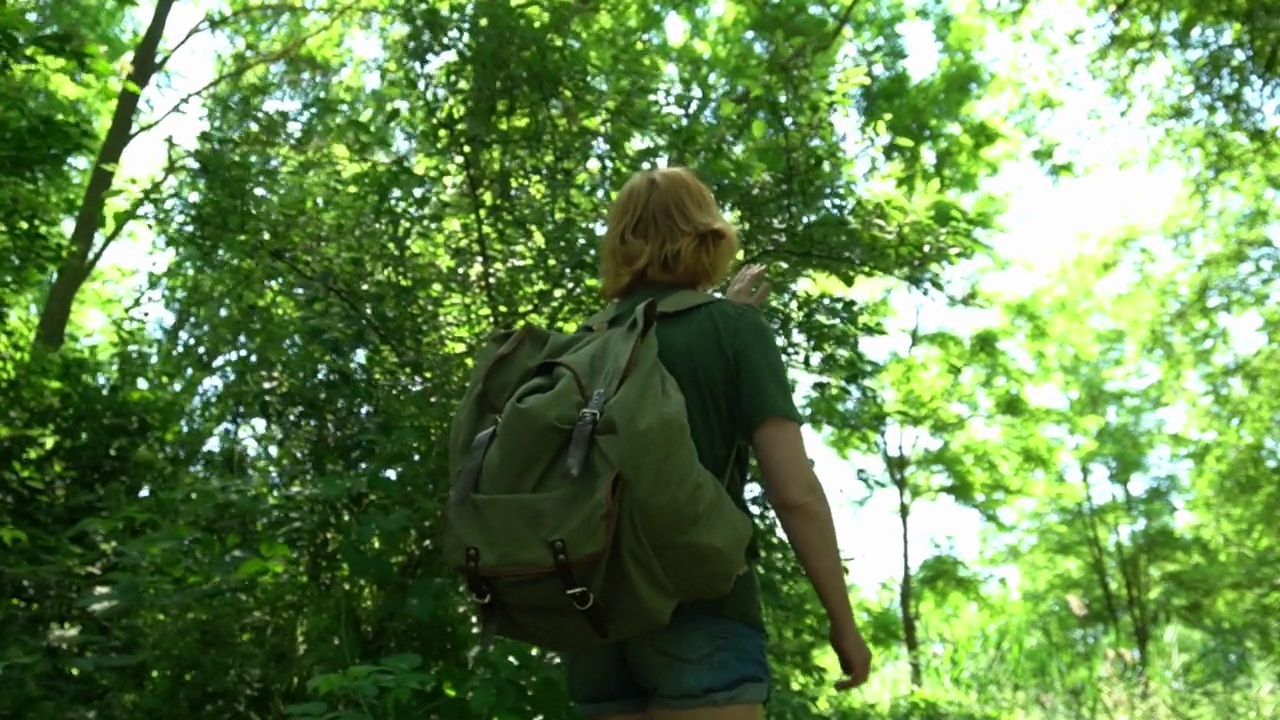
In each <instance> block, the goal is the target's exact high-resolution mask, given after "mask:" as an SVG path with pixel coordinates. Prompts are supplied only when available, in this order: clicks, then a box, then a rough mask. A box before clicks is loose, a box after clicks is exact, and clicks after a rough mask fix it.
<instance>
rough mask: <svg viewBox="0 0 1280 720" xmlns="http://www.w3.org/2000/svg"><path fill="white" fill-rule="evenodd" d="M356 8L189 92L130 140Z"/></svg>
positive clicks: (285, 52) (302, 42)
mask: <svg viewBox="0 0 1280 720" xmlns="http://www.w3.org/2000/svg"><path fill="white" fill-rule="evenodd" d="M355 8H356V3H354V2H352V3H349V4H347V5H344V6H342V7H341V8H338V10H336V11H335V12H334V13H333V16H332V17H331V18H329V22H327V23H325V24H324V25H323V26H321V27H320V28H319V29H317V30H314V31H312V32H309V33H307V34H305V35H303V36H302V37H299V38H297V39H296V40H294V41H293V42H291V43H289V44H288V45H285V46H284V47H282V48H280V49H278V50H276V51H275V52H272V53H267V54H266V55H262V56H260V57H256V58H253V59H252V60H250V61H248V62H246V63H244V64H242V65H238V66H236V67H234V68H232V69H230V70H228V71H226V72H224V73H222V74H221V75H218V76H217V77H215V78H214V79H212V80H210V81H209V82H207V83H205V84H204V85H203V86H201V87H200V88H199V89H197V90H193V91H192V92H189V93H187V94H186V95H183V96H182V97H181V98H179V99H178V101H177V102H175V103H174V104H173V106H172V107H170V108H169V109H168V110H166V111H165V112H164V113H163V114H161V115H160V117H157V118H155V119H154V120H151V121H149V122H145V123H141V124H139V125H138V126H137V128H136V129H135V130H134V131H133V133H132V134H130V135H129V139H130V140H133V139H134V138H136V137H138V136H139V135H142V134H143V133H146V132H149V131H151V130H154V129H155V128H156V127H158V126H159V125H160V124H161V123H163V122H164V121H165V120H168V119H169V117H170V116H172V115H173V114H174V113H177V112H180V111H181V110H182V109H183V108H184V107H186V105H187V103H189V102H191V101H192V100H194V99H196V98H198V97H200V96H202V95H204V94H205V93H207V92H209V91H210V90H212V89H213V88H215V87H217V86H219V85H221V84H222V83H224V82H227V81H228V80H232V79H235V78H238V77H240V76H241V75H244V74H245V73H247V72H249V71H250V70H252V69H254V68H256V67H260V66H262V65H266V64H268V63H273V62H276V61H277V60H281V59H283V58H286V57H289V56H290V55H292V54H294V53H296V52H297V51H298V50H299V49H301V48H302V46H303V45H306V44H307V43H308V42H310V41H311V40H312V39H314V38H315V37H316V36H318V35H320V34H321V33H324V32H325V31H327V30H329V29H330V28H332V27H333V26H334V25H335V24H337V22H338V20H340V19H341V18H342V17H344V16H345V15H346V14H347V13H349V12H350V11H351V10H353V9H355ZM185 41H186V39H184V40H183V42H185ZM175 50H176V48H175ZM169 57H172V53H171V54H170V55H169ZM165 59H166V60H167V59H168V57H166V58H165Z"/></svg>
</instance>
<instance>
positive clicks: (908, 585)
mask: <svg viewBox="0 0 1280 720" xmlns="http://www.w3.org/2000/svg"><path fill="white" fill-rule="evenodd" d="M910 518H911V503H910V502H909V501H908V500H907V488H906V486H905V485H900V486H899V487H898V519H899V520H900V521H901V523H902V583H901V585H900V586H899V589H898V603H899V604H900V605H901V606H902V643H903V645H904V646H905V647H906V650H907V662H908V663H909V664H910V665H911V686H912V687H917V688H918V687H920V686H921V685H923V684H924V669H923V668H922V667H921V665H920V635H919V631H918V629H917V628H916V614H915V586H914V584H913V583H912V579H911V544H910V540H909V538H908V532H907V530H908V528H909V527H910Z"/></svg>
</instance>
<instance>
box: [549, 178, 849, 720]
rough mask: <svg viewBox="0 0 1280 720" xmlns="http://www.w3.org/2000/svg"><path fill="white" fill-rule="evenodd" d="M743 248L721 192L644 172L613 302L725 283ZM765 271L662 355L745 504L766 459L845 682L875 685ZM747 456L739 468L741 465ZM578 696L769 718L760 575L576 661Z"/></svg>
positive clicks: (683, 329) (652, 715) (607, 242)
mask: <svg viewBox="0 0 1280 720" xmlns="http://www.w3.org/2000/svg"><path fill="white" fill-rule="evenodd" d="M737 252H738V240H737V234H736V232H735V231H734V228H733V227H732V226H731V225H729V223H728V222H727V221H725V219H724V217H723V216H722V215H721V214H720V209H719V207H718V206H717V204H716V201H715V198H713V197H712V195H711V192H710V191H709V190H707V188H706V187H705V186H704V185H703V184H702V183H700V182H699V181H698V180H697V178H695V177H694V175H693V173H691V172H689V171H688V170H686V169H684V168H665V169H662V170H648V171H644V172H640V173H637V174H636V175H635V176H633V177H632V178H631V179H630V180H629V181H628V182H627V184H626V185H625V186H624V187H623V188H622V192H621V193H620V194H619V195H618V198H617V200H616V201H615V202H614V204H613V207H612V209H611V210H610V212H609V218H608V228H607V230H606V232H605V236H604V240H603V242H602V243H601V247H600V266H601V278H602V280H603V285H604V294H605V295H606V296H607V297H608V298H609V299H611V300H616V301H617V302H618V305H619V307H620V312H618V313H616V315H615V316H616V317H623V318H625V317H628V316H629V315H630V314H631V313H630V311H631V310H633V309H634V308H635V307H637V306H638V305H639V304H640V303H642V302H644V301H645V300H647V299H649V298H659V297H662V296H663V295H664V294H666V293H670V292H673V291H675V290H678V289H681V288H697V289H701V290H706V289H709V288H712V287H715V286H717V285H719V284H720V283H721V282H723V280H724V278H725V277H726V276H727V274H728V270H729V266H730V264H731V263H732V262H733V260H734V258H735V256H736V255H737ZM767 290H768V287H767V283H765V282H764V274H763V268H761V267H759V266H753V267H750V268H747V269H745V270H743V271H742V272H741V273H739V274H738V276H737V277H736V278H735V279H734V282H733V283H732V285H731V287H730V291H729V298H730V300H733V301H735V302H724V301H722V302H714V303H710V304H707V305H702V306H700V307H697V308H693V309H691V310H688V311H685V312H683V313H679V314H675V315H671V316H667V317H664V318H663V320H662V321H661V322H659V323H658V326H657V330H656V332H657V334H658V347H659V350H658V352H659V359H660V360H661V362H662V364H663V366H664V367H665V368H666V369H667V371H668V372H670V373H671V375H672V377H673V378H674V379H675V380H676V383H677V384H678V385H679V386H680V390H681V392H682V393H683V394H684V396H685V403H686V407H687V409H688V414H689V426H690V429H691V431H692V433H693V440H694V445H695V446H696V447H697V449H698V456H699V459H700V460H701V461H702V463H703V465H705V466H706V467H707V469H708V470H710V471H711V472H712V473H714V474H715V475H716V476H718V477H723V476H725V475H726V471H727V470H728V469H729V468H728V466H729V463H730V462H734V464H735V465H736V466H737V467H736V469H735V472H734V473H733V474H732V477H735V478H737V479H736V480H735V481H733V482H731V483H730V487H729V491H730V493H731V494H732V495H733V497H734V500H735V501H736V502H737V503H738V504H739V505H740V506H742V507H743V509H744V511H745V509H746V503H745V500H744V498H743V482H742V479H743V478H745V476H746V471H747V464H748V458H746V457H745V456H744V454H743V453H737V454H735V453H734V452H733V448H734V447H735V446H736V445H738V444H739V443H740V442H741V443H747V444H749V445H750V447H751V449H752V451H753V452H754V453H755V456H756V459H757V461H758V464H759V467H760V471H761V474H762V476H763V477H762V481H763V485H764V489H765V495H766V497H767V499H768V501H769V503H770V504H771V505H772V507H773V509H774V511H775V513H776V514H777V515H778V518H779V520H780V521H781V523H782V527H783V530H784V531H785V532H786V534H787V538H788V540H789V541H790V543H791V546H792V548H793V549H794V550H795V552H796V555H797V556H798V557H799V559H800V563H801V565H802V566H803V567H804V570H805V573H806V574H807V575H808V577H809V579H810V581H811V583H812V584H813V587H814V590H815V591H816V592H817V595H818V598H819V600H820V601H821V602H822V606H823V607H824V608H825V609H826V613H827V619H828V622H829V638H828V639H829V640H830V642H831V645H832V648H833V649H834V650H835V652H836V655H837V657H839V659H840V666H841V669H842V671H843V672H844V674H845V677H844V678H842V679H841V680H840V681H838V682H837V683H836V687H837V688H838V689H842V690H843V689H849V688H853V687H857V686H858V685H861V684H862V683H863V682H865V681H866V678H867V674H868V672H869V668H870V663H871V652H870V650H869V649H868V648H867V644H866V642H865V641H864V640H863V638H862V635H861V633H860V632H859V631H858V628H857V625H856V623H855V622H854V620H853V612H852V609H851V608H850V605H849V595H848V591H847V590H846V588H845V583H844V571H843V565H842V563H841V560H840V556H839V552H838V550H837V547H836V537H835V529H834V526H833V523H832V519H831V508H830V505H829V504H828V502H827V499H826V495H825V494H824V493H823V491H822V486H821V484H819V482H818V479H817V477H815V476H814V474H813V470H812V468H811V466H810V464H809V460H808V455H807V453H806V452H805V447H804V441H803V439H802V438H801V435H800V422H801V420H800V414H799V412H798V411H797V410H796V407H795V403H794V402H793V400H792V389H791V384H790V382H789V380H788V378H787V373H786V368H785V366H784V365H783V362H782V355H781V353H780V352H779V350H778V345H777V342H776V340H775V338H774V335H773V331H772V329H771V328H770V327H769V325H768V323H767V322H766V321H765V319H764V316H763V315H762V314H761V313H760V311H759V310H758V309H757V308H756V307H755V306H756V305H758V304H759V303H760V302H761V301H763V299H764V297H765V295H766V294H767ZM735 458H736V461H735V460H734V459H735ZM565 665H566V668H567V674H568V683H569V692H570V695H571V696H572V697H573V700H574V702H575V703H576V704H577V706H578V708H579V709H580V710H581V711H582V713H583V714H584V715H585V716H587V717H589V718H596V719H598V720H757V719H758V718H763V717H764V703H765V702H766V701H767V700H768V697H769V690H770V672H769V664H768V659H767V656H766V652H765V632H764V623H763V620H762V611H761V605H760V588H759V584H758V581H757V579H756V576H755V572H754V571H752V572H747V573H745V574H744V575H742V576H741V577H740V578H739V580H738V582H737V583H736V584H735V585H734V587H733V589H732V590H731V591H730V592H729V594H728V595H727V596H725V597H723V598H719V599H717V600H714V601H700V602H696V603H689V604H686V605H682V606H681V607H679V608H678V609H677V610H676V612H675V613H674V615H673V616H672V619H671V623H670V625H668V626H667V627H666V628H665V629H663V630H661V631H658V632H656V633H652V634H650V635H646V636H642V637H639V638H634V639H632V640H628V641H625V642H621V643H616V644H613V645H609V646H606V647H603V648H597V649H592V650H587V651H582V652H578V653H572V654H570V655H569V656H567V657H566V658H565Z"/></svg>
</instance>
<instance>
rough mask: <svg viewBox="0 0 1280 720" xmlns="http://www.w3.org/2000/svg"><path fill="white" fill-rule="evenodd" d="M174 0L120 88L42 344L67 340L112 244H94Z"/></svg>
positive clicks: (38, 339) (50, 300)
mask: <svg viewBox="0 0 1280 720" xmlns="http://www.w3.org/2000/svg"><path fill="white" fill-rule="evenodd" d="M173 5H174V0H159V1H158V2H157V3H156V9H155V13H154V14H152V16H151V24H150V25H149V26H148V27H147V31H146V33H145V34H143V36H142V40H141V41H139V43H138V47H137V49H136V50H135V51H134V54H133V67H132V69H131V70H130V71H129V75H128V78H127V80H126V82H125V84H124V87H123V88H121V90H120V96H119V98H118V99H117V100H116V109H115V113H114V114H113V115H112V117H111V126H110V128H108V130H107V136H106V138H105V139H104V140H103V142H102V146H101V148H99V150H98V157H97V160H96V161H95V162H94V164H93V170H92V171H90V175H89V184H88V186H87V187H86V188H85V192H84V199H83V200H82V201H81V203H80V211H79V213H78V214H77V215H76V224H75V227H74V229H73V230H72V231H71V247H70V249H69V250H68V252H67V256H66V257H65V258H64V259H63V261H62V265H61V266H59V267H58V271H57V274H55V275H54V279H53V284H52V286H50V288H49V295H48V297H47V298H46V299H45V302H44V308H43V309H42V310H41V312H40V324H39V326H38V327H37V328H36V336H35V346H36V348H37V349H43V350H49V351H56V350H58V349H59V348H61V347H62V344H63V343H64V342H65V341H66V337H67V323H68V322H69V321H70V319H71V308H72V307H73V305H74V304H75V298H76V293H78V292H79V291H80V288H81V287H82V286H83V285H84V282H85V280H87V279H88V278H89V275H90V273H92V272H93V268H94V266H95V265H96V264H97V263H98V260H99V259H101V257H102V253H103V252H104V251H105V250H106V249H107V248H106V244H104V245H103V246H102V247H100V248H97V250H95V249H94V247H93V245H94V240H95V239H97V236H98V230H99V229H100V226H101V224H102V210H103V207H104V206H105V205H106V201H107V193H108V192H109V191H110V190H111V185H112V183H113V182H114V181H115V174H116V165H117V164H118V163H119V162H120V157H121V156H122V155H123V154H124V150H125V148H126V147H128V146H129V141H130V140H131V139H132V132H133V121H134V115H135V114H136V113H137V110H138V102H139V100H140V96H139V93H141V92H142V90H143V89H144V88H146V87H147V85H148V84H150V82H151V78H152V76H153V75H154V74H155V72H156V58H157V55H158V53H159V49H160V41H161V39H163V37H164V28H165V24H166V23H167V22H168V20H169V11H170V10H172V9H173Z"/></svg>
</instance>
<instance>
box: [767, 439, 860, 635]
mask: <svg viewBox="0 0 1280 720" xmlns="http://www.w3.org/2000/svg"><path fill="white" fill-rule="evenodd" d="M752 445H753V448H754V450H755V454H756V459H757V460H758V461H759V463H760V472H761V474H762V475H763V480H764V489H765V495H766V496H767V497H768V499H769V504H770V505H772V506H773V509H774V512H776V513H777V514H778V519H779V520H780V521H781V522H782V529H783V531H784V532H786V534H787V540H788V541H789V542H790V543H791V547H792V549H793V550H795V553H796V557H798V558H799V560H800V565H801V566H802V567H803V568H804V572H805V574H806V575H808V576H809V582H811V583H812V584H813V589H814V591H815V592H816V593H817V595H818V600H819V601H820V602H821V603H822V607H823V608H825V609H826V611H827V618H828V619H829V620H830V622H831V625H832V627H833V628H840V629H841V630H851V629H854V628H856V624H855V623H854V620H853V609H852V608H851V607H850V605H849V591H848V589H847V587H846V585H845V579H844V565H843V563H842V561H841V560H840V550H839V547H838V546H837V545H836V530H835V522H834V521H833V520H832V517H831V505H830V503H828V502H827V495H826V493H825V492H823V490H822V484H821V483H819V482H818V477H817V476H816V475H815V474H814V473H813V468H811V467H810V466H809V456H808V453H806V452H805V448H804V438H803V437H802V436H801V435H800V425H799V424H797V423H796V422H794V421H791V420H781V419H777V418H771V419H769V420H766V421H764V422H763V423H761V425H760V427H759V428H757V429H756V431H755V433H754V434H753V436H752Z"/></svg>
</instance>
